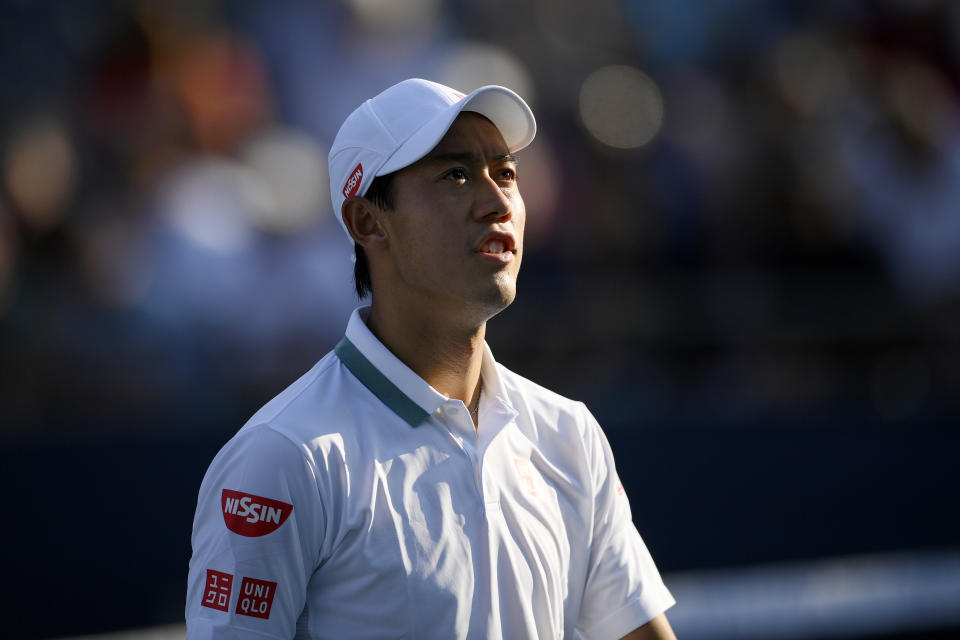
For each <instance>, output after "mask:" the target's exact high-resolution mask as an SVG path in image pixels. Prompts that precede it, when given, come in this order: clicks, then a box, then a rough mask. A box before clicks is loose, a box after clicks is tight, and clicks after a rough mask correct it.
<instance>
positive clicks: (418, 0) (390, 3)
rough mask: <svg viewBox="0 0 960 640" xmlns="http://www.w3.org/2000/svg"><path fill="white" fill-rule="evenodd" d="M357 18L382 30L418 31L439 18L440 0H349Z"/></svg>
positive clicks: (374, 28)
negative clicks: (399, 0)
mask: <svg viewBox="0 0 960 640" xmlns="http://www.w3.org/2000/svg"><path fill="white" fill-rule="evenodd" d="M347 3H348V4H349V5H350V7H351V8H352V9H353V11H354V14H355V15H356V17H357V19H358V20H360V22H362V23H363V24H364V25H365V26H366V27H368V28H370V29H372V30H374V31H381V32H395V31H408V30H410V31H418V30H422V29H424V28H426V27H429V26H430V25H433V24H434V23H435V22H436V20H437V12H438V5H439V4H440V2H439V0H407V1H405V2H395V1H394V0H348V2H347Z"/></svg>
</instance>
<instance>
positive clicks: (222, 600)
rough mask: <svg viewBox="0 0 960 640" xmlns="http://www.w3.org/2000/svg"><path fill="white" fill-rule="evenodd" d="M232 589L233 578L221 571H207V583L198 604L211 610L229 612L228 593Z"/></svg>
mask: <svg viewBox="0 0 960 640" xmlns="http://www.w3.org/2000/svg"><path fill="white" fill-rule="evenodd" d="M232 589H233V576H232V575H230V574H229V573H223V572H222V571H214V570H213V569H207V583H206V587H205V588H204V590H203V601H202V602H201V603H200V604H202V605H203V606H205V607H210V608H211V609H218V610H220V611H229V610H230V592H231V590H232Z"/></svg>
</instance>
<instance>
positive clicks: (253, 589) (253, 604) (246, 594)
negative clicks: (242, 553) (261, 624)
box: [236, 578, 277, 619]
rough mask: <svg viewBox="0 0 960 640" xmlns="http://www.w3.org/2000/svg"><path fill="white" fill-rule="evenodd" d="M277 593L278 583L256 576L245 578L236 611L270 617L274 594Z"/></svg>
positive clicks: (254, 615) (257, 616)
mask: <svg viewBox="0 0 960 640" xmlns="http://www.w3.org/2000/svg"><path fill="white" fill-rule="evenodd" d="M276 593H277V583H276V582H270V581H269V580H257V579H256V578H244V579H243V582H241V583H240V598H239V599H238V600H237V609H236V613H239V614H240V615H243V616H250V617H253V618H264V619H267V618H269V617H270V608H271V607H273V596H274V595H275V594H276Z"/></svg>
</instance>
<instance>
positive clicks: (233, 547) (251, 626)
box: [186, 425, 325, 640]
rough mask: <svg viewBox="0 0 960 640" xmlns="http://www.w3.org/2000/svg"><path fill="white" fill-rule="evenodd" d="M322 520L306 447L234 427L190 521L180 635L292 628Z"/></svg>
mask: <svg viewBox="0 0 960 640" xmlns="http://www.w3.org/2000/svg"><path fill="white" fill-rule="evenodd" d="M324 526H325V516H324V510H323V506H322V504H321V502H320V499H319V492H318V487H317V482H316V473H315V467H314V465H313V464H312V461H311V458H310V457H309V454H308V453H307V451H306V450H305V449H304V447H301V446H298V445H297V444H295V443H294V442H292V441H291V440H289V439H287V437H286V436H284V435H283V434H281V433H278V432H277V431H275V430H273V429H272V428H270V427H269V426H267V425H259V426H254V427H252V428H245V429H243V430H241V432H240V433H238V434H237V436H236V437H234V438H233V439H232V440H231V441H230V442H228V443H227V444H226V445H225V446H224V448H223V449H222V450H221V451H220V453H218V454H217V456H216V457H215V458H214V460H213V462H212V463H211V464H210V468H209V469H208V470H207V473H206V476H205V477H204V479H203V483H202V484H201V486H200V494H199V496H198V500H197V511H196V515H195V517H194V523H193V536H192V545H193V555H192V557H191V559H190V570H189V578H188V586H187V603H186V618H187V638H188V640H207V639H213V638H248V637H249V638H271V637H273V638H292V637H293V636H294V633H295V631H296V624H297V619H298V618H299V616H300V614H301V612H302V611H303V607H304V601H305V598H306V586H307V582H308V581H309V580H310V577H311V575H312V574H313V572H314V570H315V568H316V565H317V562H318V553H319V551H318V550H319V549H320V544H321V543H322V538H323V531H324Z"/></svg>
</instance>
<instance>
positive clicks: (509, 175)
mask: <svg viewBox="0 0 960 640" xmlns="http://www.w3.org/2000/svg"><path fill="white" fill-rule="evenodd" d="M500 175H501V176H502V177H503V179H504V180H510V181H514V180H516V179H517V172H516V171H514V170H513V169H504V170H503V171H501V172H500Z"/></svg>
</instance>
